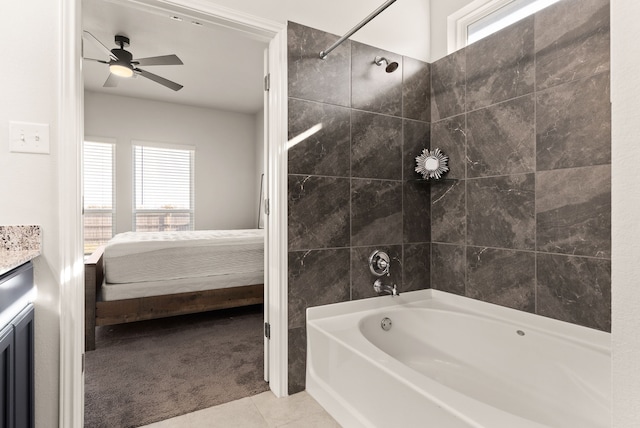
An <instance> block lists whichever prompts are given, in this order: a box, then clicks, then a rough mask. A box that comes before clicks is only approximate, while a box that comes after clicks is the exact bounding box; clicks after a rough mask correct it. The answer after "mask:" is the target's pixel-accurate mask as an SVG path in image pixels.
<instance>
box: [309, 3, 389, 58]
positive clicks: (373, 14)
mask: <svg viewBox="0 0 640 428" xmlns="http://www.w3.org/2000/svg"><path fill="white" fill-rule="evenodd" d="M395 2H396V0H387V1H386V2H385V3H384V4H383V5H382V6H380V7H379V8H377V9H376V10H374V11H373V12H371V13H370V14H369V16H367V17H366V18H365V19H363V20H362V21H361V22H360V23H359V24H358V25H356V26H355V27H353V28H352V29H351V30H349V32H348V33H347V34H345V35H344V36H342V37H340V38H339V39H338V41H336V42H335V43H334V44H332V45H331V46H329V47H328V48H327V49H325V50H323V51H320V59H325V58H326V57H327V55H329V54H330V53H331V51H332V50H334V49H335V48H337V47H338V46H340V45H341V44H342V42H344V41H345V40H347V39H348V38H349V37H351V36H353V34H354V33H355V32H356V31H358V30H359V29H361V28H362V27H364V26H365V25H367V24H368V23H369V21H371V20H372V19H373V18H375V17H376V16H378V15H379V14H380V13H381V12H382V11H383V10H385V9H386V8H388V7H389V6H391V5H392V4H394V3H395Z"/></svg>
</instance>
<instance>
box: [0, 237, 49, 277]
mask: <svg viewBox="0 0 640 428" xmlns="http://www.w3.org/2000/svg"><path fill="white" fill-rule="evenodd" d="M41 251H42V234H41V231H40V226H0V275H4V274H5V273H7V272H9V271H10V270H11V269H14V268H17V267H18V266H20V265H21V264H23V263H26V262H28V261H29V260H32V259H34V258H36V257H38V256H39V255H40V254H41Z"/></svg>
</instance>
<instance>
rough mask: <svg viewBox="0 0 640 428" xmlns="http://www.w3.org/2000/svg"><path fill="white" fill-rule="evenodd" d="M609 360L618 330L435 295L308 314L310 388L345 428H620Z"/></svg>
mask: <svg viewBox="0 0 640 428" xmlns="http://www.w3.org/2000/svg"><path fill="white" fill-rule="evenodd" d="M385 318H388V320H390V324H391V327H390V329H388V331H385V330H384V329H383V328H382V321H383V319H385ZM388 324H389V322H388V321H387V320H385V325H388ZM610 360H611V352H610V335H609V334H608V333H605V332H601V331H597V330H592V329H589V328H585V327H579V326H576V325H573V324H569V323H565V322H561V321H556V320H552V319H550V318H544V317H541V316H536V315H532V314H528V313H525V312H521V311H517V310H513V309H508V308H504V307H501V306H497V305H492V304H489V303H483V302H480V301H477V300H473V299H468V298H464V297H460V296H456V295H453V294H449V293H443V292H439V291H436V290H421V291H415V292H410V293H403V294H401V295H400V296H398V297H391V296H384V297H377V298H373V299H366V300H358V301H353V302H345V303H337V304H334V305H327V306H320V307H316V308H309V309H307V372H306V389H307V391H308V393H309V394H310V395H311V396H312V397H314V398H315V399H316V400H317V401H318V402H319V403H320V404H321V405H322V406H323V407H324V408H325V409H326V410H327V411H328V412H329V413H330V414H331V415H332V416H333V417H334V418H335V419H336V420H337V421H338V422H339V423H340V424H341V425H343V426H345V427H385V428H386V427H402V428H406V427H433V428H462V427H464V428H468V427H483V428H542V427H558V428H605V427H609V426H610V423H611V422H610V412H611V386H610V378H611V376H610Z"/></svg>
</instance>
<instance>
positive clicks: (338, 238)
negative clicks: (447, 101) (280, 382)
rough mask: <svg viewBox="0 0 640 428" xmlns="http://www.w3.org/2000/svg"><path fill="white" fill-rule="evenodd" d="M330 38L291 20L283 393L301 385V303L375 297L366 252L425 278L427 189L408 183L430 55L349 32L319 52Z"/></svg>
mask: <svg viewBox="0 0 640 428" xmlns="http://www.w3.org/2000/svg"><path fill="white" fill-rule="evenodd" d="M337 38H338V36H336V35H332V34H329V33H326V32H324V31H320V30H316V29H313V28H310V27H306V26H303V25H299V24H295V23H292V22H290V23H289V26H288V35H287V39H288V70H289V94H288V95H289V118H288V133H289V144H290V145H291V147H290V148H289V152H288V248H289V257H288V263H289V267H288V269H289V270H288V276H289V278H288V279H289V281H288V283H289V287H288V300H289V309H288V310H289V313H288V315H289V338H288V340H289V342H288V343H289V393H295V392H297V391H300V390H302V389H304V377H305V361H306V324H305V310H306V308H307V307H310V306H318V305H326V304H329V303H336V302H341V301H347V300H356V299H363V298H367V297H374V296H376V293H375V291H374V290H373V282H374V281H375V279H377V277H375V276H373V275H372V274H371V273H370V271H369V265H368V258H369V255H370V254H371V253H372V252H373V251H374V250H376V249H379V250H382V251H385V252H387V253H388V254H389V256H390V257H391V259H392V260H391V269H390V274H391V277H389V278H387V277H385V278H383V279H384V280H385V282H386V283H395V284H397V287H398V290H399V291H400V292H401V293H402V292H405V291H411V290H418V289H422V288H428V287H429V251H430V244H429V205H430V199H429V187H428V186H426V185H424V183H411V182H407V180H409V179H411V178H416V177H417V175H416V173H415V171H414V170H413V169H414V167H415V160H414V159H415V156H417V155H419V154H420V153H421V151H422V149H424V148H427V147H428V146H429V117H430V112H429V109H430V106H429V65H428V64H427V63H425V62H422V61H419V60H416V59H412V58H409V57H403V56H401V55H398V54H396V53H393V52H388V51H385V50H382V49H380V48H377V47H373V46H369V45H365V44H362V43H358V42H353V41H347V42H345V43H344V44H342V45H341V46H340V47H338V48H337V49H336V50H335V51H333V52H332V53H331V55H329V56H328V57H327V59H326V60H324V61H323V60H321V59H319V58H318V57H317V55H316V54H315V52H317V51H319V50H321V49H322V46H324V45H327V46H328V45H330V44H331V43H333V42H334V41H335V40H337ZM376 55H381V56H384V57H386V58H389V59H390V60H392V61H397V62H398V63H399V64H400V66H399V68H398V69H397V70H396V71H395V72H394V73H386V72H385V70H384V67H379V66H376V65H375V64H374V63H373V60H374V58H375V56H376ZM318 126H322V128H321V129H319V130H318V129H317V127H318ZM313 129H316V130H317V132H315V133H314V134H312V135H309V136H307V137H306V138H300V136H301V135H305V134H306V133H307V132H309V130H313ZM294 143H295V144H294Z"/></svg>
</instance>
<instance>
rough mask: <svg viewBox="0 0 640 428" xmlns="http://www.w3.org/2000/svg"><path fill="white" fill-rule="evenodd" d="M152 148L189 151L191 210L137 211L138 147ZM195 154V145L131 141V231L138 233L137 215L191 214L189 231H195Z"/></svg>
mask: <svg viewBox="0 0 640 428" xmlns="http://www.w3.org/2000/svg"><path fill="white" fill-rule="evenodd" d="M140 146H142V147H152V148H156V149H168V150H184V151H189V152H191V153H190V165H189V175H190V178H189V205H190V208H189V209H184V208H182V209H137V204H136V199H137V194H136V147H140ZM195 154H196V147H195V146H193V145H186V144H173V143H162V142H156V141H148V140H131V169H132V174H131V178H132V180H131V184H132V190H131V194H132V204H131V217H132V218H131V230H133V231H137V229H138V225H137V222H136V215H137V214H138V213H140V214H168V213H175V214H185V213H186V214H189V216H190V221H189V229H188V230H195V224H196V204H195V194H196V192H195V176H196V174H195Z"/></svg>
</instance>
